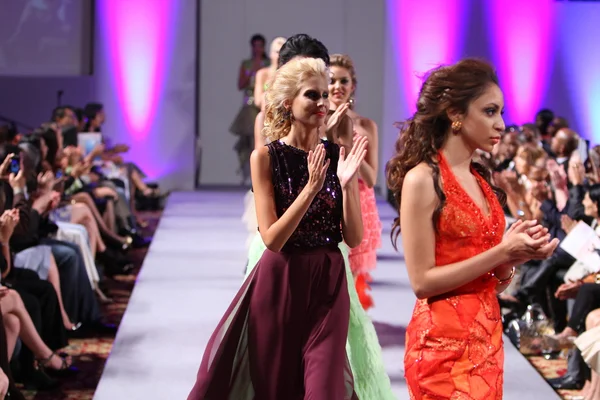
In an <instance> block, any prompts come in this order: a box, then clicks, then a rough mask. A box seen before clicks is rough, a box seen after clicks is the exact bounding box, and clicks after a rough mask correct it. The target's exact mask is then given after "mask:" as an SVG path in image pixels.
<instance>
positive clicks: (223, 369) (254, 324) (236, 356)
mask: <svg viewBox="0 0 600 400" xmlns="http://www.w3.org/2000/svg"><path fill="white" fill-rule="evenodd" d="M323 143H324V144H325V148H326V152H327V158H330V159H331V163H330V166H329V169H328V171H327V176H326V179H325V183H324V185H323V189H322V190H321V191H320V192H319V193H318V194H317V196H316V197H315V199H314V201H313V202H312V204H311V205H310V207H309V209H308V211H307V213H306V215H305V216H304V217H303V218H302V220H301V222H300V224H299V226H298V228H297V229H296V231H295V232H294V233H293V234H292V236H291V237H290V239H289V240H288V241H287V243H286V244H285V246H284V248H283V250H282V251H280V252H277V253H276V252H273V251H270V250H266V251H265V253H264V255H263V256H262V258H261V259H260V261H259V262H258V265H257V266H256V268H255V269H254V270H253V271H252V273H251V274H250V275H249V276H248V278H247V279H246V281H245V282H244V284H243V285H242V287H241V288H240V290H239V292H238V293H237V295H236V296H235V298H234V299H233V301H232V303H231V305H230V306H229V308H228V309H227V311H226V313H225V315H224V316H223V318H222V319H221V321H220V322H219V324H218V326H217V328H216V330H215V332H214V333H213V335H212V336H211V338H210V340H209V342H208V345H207V347H206V350H205V352H204V357H203V359H202V363H201V365H200V370H199V371H198V378H197V381H196V384H195V385H194V388H193V389H192V391H191V393H190V395H189V397H188V400H200V399H206V400H208V399H211V400H221V399H223V400H228V399H235V400H282V399H285V400H301V399H311V400H334V399H335V400H350V399H355V400H356V399H357V397H356V394H355V393H354V389H353V378H352V372H351V370H350V366H349V363H348V359H347V357H346V350H345V346H346V337H347V333H348V321H349V313H350V300H349V297H348V285H347V282H346V273H345V270H344V260H343V258H342V254H341V253H340V251H339V249H338V243H339V242H341V241H342V232H341V219H342V189H341V186H340V183H339V181H338V178H337V175H336V170H337V162H338V157H339V147H338V146H337V145H335V144H332V143H328V142H325V141H324V142H323ZM267 146H268V150H269V155H270V158H271V167H272V179H273V188H274V193H275V205H276V209H277V215H278V217H281V216H282V215H283V213H284V212H285V211H286V210H287V209H288V208H289V207H290V206H291V204H292V203H293V202H294V200H295V199H296V197H297V196H298V194H299V193H300V191H301V190H302V188H303V187H304V186H305V185H306V183H307V181H308V164H307V153H306V152H304V151H303V150H300V149H297V148H294V147H291V146H288V145H286V144H284V143H283V142H280V141H275V142H272V143H270V144H268V145H267Z"/></svg>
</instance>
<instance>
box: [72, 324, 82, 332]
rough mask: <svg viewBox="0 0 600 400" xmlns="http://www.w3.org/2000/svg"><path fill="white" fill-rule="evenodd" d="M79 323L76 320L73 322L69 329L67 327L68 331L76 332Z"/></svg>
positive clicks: (79, 325)
mask: <svg viewBox="0 0 600 400" xmlns="http://www.w3.org/2000/svg"><path fill="white" fill-rule="evenodd" d="M81 325H82V323H81V322H77V323H75V324H73V326H72V327H71V329H69V331H71V332H76V331H78V330H79V328H81Z"/></svg>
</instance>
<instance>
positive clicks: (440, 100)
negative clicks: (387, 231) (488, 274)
mask: <svg viewBox="0 0 600 400" xmlns="http://www.w3.org/2000/svg"><path fill="white" fill-rule="evenodd" d="M489 85H498V77H497V76H496V72H495V71H494V68H493V67H492V66H491V65H490V64H489V63H487V62H485V61H482V60H478V59H465V60H462V61H460V62H458V63H456V64H453V65H449V66H441V67H438V68H435V69H433V70H431V71H429V72H428V73H427V75H426V77H425V81H424V82H423V86H422V87H421V91H420V92H419V99H418V100H417V111H416V112H415V114H414V115H413V116H412V117H411V118H410V119H408V120H407V121H405V122H404V123H403V124H402V125H401V129H400V136H399V138H398V140H397V141H396V154H394V156H393V157H392V158H391V159H390V161H389V162H388V163H387V165H386V177H387V185H388V188H389V190H390V191H391V192H392V194H393V196H394V200H395V201H396V203H397V205H398V208H400V205H401V204H402V184H403V183H404V177H405V176H406V174H407V173H408V171H410V170H411V169H412V168H414V167H416V166H417V165H419V164H420V163H422V162H425V163H427V165H429V167H430V168H431V170H432V171H433V185H434V189H435V193H436V194H437V197H438V198H439V201H438V205H437V207H436V209H435V211H434V212H433V221H432V222H433V226H434V229H436V231H437V228H438V222H439V218H440V214H441V212H442V209H443V208H444V205H445V203H446V195H445V194H444V191H443V190H442V184H441V181H440V167H439V164H438V152H439V151H440V149H441V148H442V145H443V144H444V142H445V140H446V136H447V135H448V133H449V132H450V131H451V124H452V122H451V121H450V118H449V117H448V110H454V111H457V112H459V113H461V114H466V113H467V110H468V108H469V105H470V104H471V103H472V102H473V101H474V100H476V99H477V98H479V97H480V96H481V95H482V94H483V93H484V92H485V90H486V89H487V88H488V87H489ZM472 166H473V168H474V169H475V170H476V171H477V172H478V173H479V174H480V175H481V176H482V177H483V178H484V179H485V180H486V182H488V183H489V184H490V186H491V187H492V189H493V190H494V193H495V194H496V196H497V197H498V200H499V201H500V203H502V204H505V202H506V194H505V193H504V192H503V191H502V190H501V189H500V188H498V187H496V186H494V185H492V182H491V171H490V170H489V169H488V168H486V167H484V166H483V165H481V164H479V163H476V162H474V161H472ZM399 234H400V217H398V218H395V219H394V223H393V225H392V233H391V239H392V243H393V245H394V248H395V247H396V241H397V239H398V235H399Z"/></svg>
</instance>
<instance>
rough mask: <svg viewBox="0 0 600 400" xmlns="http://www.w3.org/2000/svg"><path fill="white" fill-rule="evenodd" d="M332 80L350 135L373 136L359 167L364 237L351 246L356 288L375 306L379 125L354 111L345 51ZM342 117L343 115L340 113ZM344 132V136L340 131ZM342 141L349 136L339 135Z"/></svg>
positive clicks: (335, 59) (336, 59)
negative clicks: (372, 284)
mask: <svg viewBox="0 0 600 400" xmlns="http://www.w3.org/2000/svg"><path fill="white" fill-rule="evenodd" d="M330 71H331V81H330V83H329V99H330V103H329V104H330V108H331V109H333V110H335V113H344V114H346V115H347V116H348V117H349V118H350V119H351V120H352V124H351V127H349V128H348V129H349V132H347V134H346V137H348V138H351V137H352V136H354V137H355V138H356V137H357V136H366V137H367V138H368V140H369V145H368V150H367V156H366V157H365V160H364V161H363V163H362V165H361V167H360V170H359V179H358V184H359V191H360V206H361V212H362V221H363V240H362V242H361V243H360V245H358V246H357V247H355V248H353V249H351V250H350V268H351V269H352V274H353V275H354V280H355V286H356V291H357V293H358V297H359V299H360V302H361V304H362V306H363V308H364V309H365V310H367V309H369V308H370V307H372V306H373V299H372V297H371V294H370V291H371V288H370V286H369V283H370V282H371V274H370V273H371V271H373V269H375V266H376V265H377V249H378V248H379V247H381V221H380V219H379V212H378V211H377V202H376V200H375V191H374V190H373V186H375V182H376V180H377V163H378V160H377V153H378V146H377V125H376V124H375V122H373V121H372V120H370V119H368V118H364V117H362V116H360V115H359V114H358V113H356V111H354V92H355V90H356V82H357V80H356V73H355V70H354V65H353V63H352V60H351V59H350V57H348V56H346V55H341V54H334V55H332V56H331V67H330ZM338 119H339V120H341V118H339V117H338ZM340 136H343V134H342V135H340ZM338 139H339V141H340V144H343V142H344V141H345V138H342V137H339V138H338Z"/></svg>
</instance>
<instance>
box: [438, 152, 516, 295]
mask: <svg viewBox="0 0 600 400" xmlns="http://www.w3.org/2000/svg"><path fill="white" fill-rule="evenodd" d="M439 166H440V175H441V178H442V187H443V190H444V193H445V195H446V204H445V206H444V209H443V210H442V212H441V215H440V219H439V222H438V227H437V228H438V229H437V233H436V238H435V259H436V265H440V266H441V265H448V264H452V263H455V262H459V261H463V260H466V259H468V258H471V257H473V256H475V255H477V254H479V253H481V252H483V251H485V250H488V249H490V248H492V247H494V246H496V245H497V244H498V243H500V241H501V240H502V236H503V234H504V227H505V220H504V212H503V209H502V206H501V205H500V203H499V202H498V199H497V198H496V194H495V193H494V191H493V190H492V188H491V187H490V185H489V184H488V183H487V182H486V181H485V179H483V178H482V177H481V176H480V175H479V174H478V173H477V172H476V171H475V170H474V169H473V168H471V172H472V173H473V175H475V177H476V179H477V181H478V182H479V185H480V187H481V189H482V191H483V194H484V196H485V199H486V201H487V203H488V209H489V213H490V214H489V215H485V214H484V212H483V211H482V210H481V208H480V207H479V205H477V204H476V203H475V202H474V201H473V199H472V198H471V197H470V196H469V194H468V193H467V192H466V191H465V190H464V189H463V187H462V186H461V185H460V183H459V182H458V181H457V180H456V177H455V176H454V174H453V172H452V169H451V168H450V166H449V165H448V162H447V161H446V158H445V157H444V155H443V154H442V153H441V152H440V153H439ZM496 283H497V280H496V279H493V278H492V277H491V276H490V275H489V274H486V275H483V276H481V277H480V278H478V279H476V280H475V281H473V282H471V283H469V284H467V285H465V286H464V287H462V288H459V289H457V290H456V291H455V293H468V292H476V291H478V290H481V289H482V287H486V288H489V289H492V290H493V289H495V286H496Z"/></svg>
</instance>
